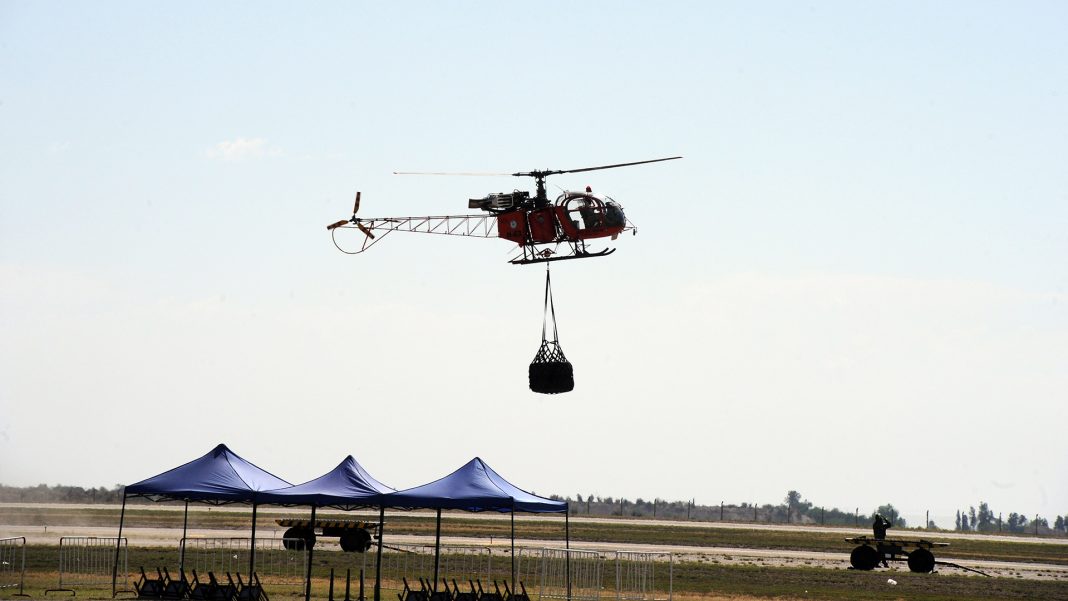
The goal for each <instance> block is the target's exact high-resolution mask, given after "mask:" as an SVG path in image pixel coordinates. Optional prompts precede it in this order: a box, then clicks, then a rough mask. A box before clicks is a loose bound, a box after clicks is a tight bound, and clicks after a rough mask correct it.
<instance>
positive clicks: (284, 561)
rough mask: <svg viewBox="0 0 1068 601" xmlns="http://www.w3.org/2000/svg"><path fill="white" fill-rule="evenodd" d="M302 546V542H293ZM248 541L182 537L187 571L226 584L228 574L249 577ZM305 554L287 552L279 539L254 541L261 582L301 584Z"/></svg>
mask: <svg viewBox="0 0 1068 601" xmlns="http://www.w3.org/2000/svg"><path fill="white" fill-rule="evenodd" d="M292 540H293V542H298V543H301V544H303V540H302V539H292ZM251 541H252V539H250V538H184V539H182V540H181V543H180V544H181V545H182V546H183V547H184V548H185V562H184V564H183V565H182V567H183V569H185V570H186V571H190V570H196V571H197V573H198V575H199V576H200V577H201V578H203V577H205V576H206V574H207V573H208V572H213V573H214V574H215V575H216V576H218V577H219V578H221V579H222V580H223V581H224V582H225V581H226V577H225V575H226V574H227V573H229V574H232V575H234V577H235V578H236V577H237V574H244V575H245V576H246V579H247V577H248V569H249V563H248V562H249V552H250V550H251V548H252V547H251V544H250V543H251ZM307 559H308V554H307V553H306V552H305V551H288V550H286V548H285V544H284V543H283V539H281V538H257V539H256V565H255V566H254V569H255V571H256V575H257V576H259V578H260V580H261V581H262V582H264V583H272V584H300V583H302V582H304V577H305V573H306V572H305V571H306V569H307Z"/></svg>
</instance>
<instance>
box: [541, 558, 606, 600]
mask: <svg viewBox="0 0 1068 601" xmlns="http://www.w3.org/2000/svg"><path fill="white" fill-rule="evenodd" d="M603 564H604V556H602V555H601V554H600V553H598V552H597V551H584V550H580V549H542V550H541V572H540V577H539V582H538V596H539V597H540V598H541V599H578V600H597V599H600V598H601V571H602V565H603ZM568 566H570V568H571V578H570V585H569V580H568ZM569 586H570V589H571V590H570V591H569V590H568V587H569Z"/></svg>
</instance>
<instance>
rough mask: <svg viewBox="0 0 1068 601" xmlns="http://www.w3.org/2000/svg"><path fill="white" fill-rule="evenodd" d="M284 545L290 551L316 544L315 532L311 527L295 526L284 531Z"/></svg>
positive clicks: (300, 549) (301, 549)
mask: <svg viewBox="0 0 1068 601" xmlns="http://www.w3.org/2000/svg"><path fill="white" fill-rule="evenodd" d="M282 546H283V547H285V548H286V550H288V551H303V550H304V549H306V548H308V547H314V546H315V533H314V532H313V531H312V530H311V529H310V528H303V527H301V526H293V527H292V528H290V529H288V530H286V531H285V532H283V533H282Z"/></svg>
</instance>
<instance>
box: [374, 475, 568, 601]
mask: <svg viewBox="0 0 1068 601" xmlns="http://www.w3.org/2000/svg"><path fill="white" fill-rule="evenodd" d="M385 502H386V505H387V506H389V507H395V508H401V509H436V510H437V530H436V533H435V537H434V555H435V557H434V590H435V591H436V590H437V582H438V567H439V564H440V555H441V510H442V509H460V510H463V511H499V512H502V513H503V512H509V513H511V516H512V520H511V521H512V524H511V526H512V585H513V586H515V582H516V574H515V512H517V511H525V512H530V513H563V514H564V524H565V544H566V546H567V548H570V546H571V544H570V543H571V532H570V530H571V528H570V520H569V517H568V506H567V502H565V501H555V500H553V499H546V498H544V497H539V496H537V495H535V494H533V493H529V492H527V491H525V490H523V489H521V488H519V487H517V486H515V485H514V484H512V483H511V482H509V481H507V480H505V479H504V477H502V476H501V475H500V474H498V473H497V472H495V471H494V470H493V468H491V467H490V466H489V465H487V464H486V462H485V461H483V460H482V459H480V458H478V457H475V458H474V459H472V460H471V461H468V462H467V463H466V464H464V465H463V466H462V467H460V468H459V469H458V470H456V471H454V472H452V473H451V474H449V475H448V476H445V477H444V478H440V479H438V480H435V481H433V482H431V483H429V484H424V485H422V486H416V487H414V488H409V489H406V490H402V491H398V492H395V493H392V494H390V495H386V499H385ZM381 534H382V533H381V531H379V536H381ZM380 542H381V541H380ZM378 553H379V557H381V553H382V545H381V544H379V546H378ZM568 560H569V561H568V570H567V573H568V582H569V583H570V574H571V569H570V554H569V555H568ZM379 586H380V583H379V575H378V574H376V575H375V601H378V600H379ZM568 589H569V594H568V596H569V597H570V585H569V586H568Z"/></svg>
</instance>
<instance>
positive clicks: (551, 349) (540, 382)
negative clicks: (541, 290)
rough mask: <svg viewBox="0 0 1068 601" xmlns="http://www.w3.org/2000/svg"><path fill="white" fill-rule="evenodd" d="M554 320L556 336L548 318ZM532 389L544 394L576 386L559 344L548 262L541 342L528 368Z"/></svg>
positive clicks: (572, 373) (571, 368) (557, 392)
mask: <svg viewBox="0 0 1068 601" xmlns="http://www.w3.org/2000/svg"><path fill="white" fill-rule="evenodd" d="M550 316H551V317H552V320H553V338H552V340H549V338H548V335H547V334H548V329H547V327H546V326H547V325H548V324H547V321H548V319H549V317H550ZM528 376H529V377H530V389H531V390H533V391H534V392H538V393H541V394H559V393H561V392H571V391H572V390H574V389H575V371H574V368H573V367H572V366H571V362H570V361H568V360H567V357H565V356H564V349H562V348H560V335H559V333H558V332H557V330H556V307H555V306H554V305H553V292H552V283H551V281H550V279H549V264H548V263H546V264H545V309H544V313H543V315H542V320H541V346H540V347H538V353H537V354H536V355H534V360H533V361H531V362H530V369H529V371H528Z"/></svg>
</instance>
